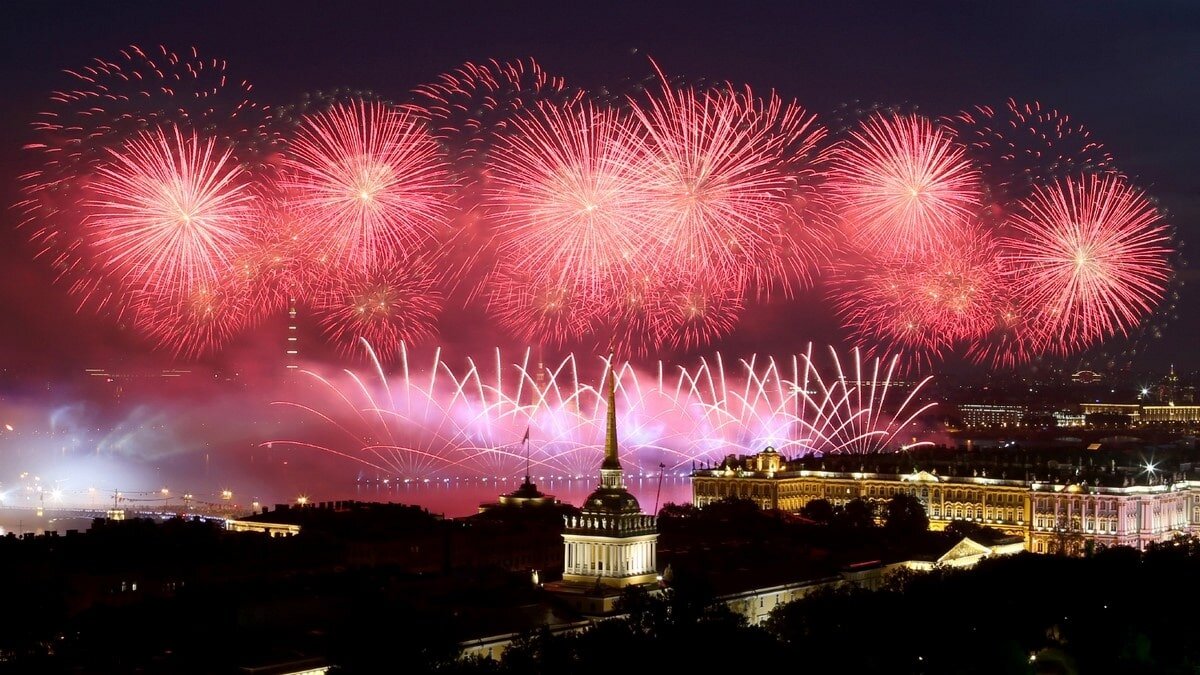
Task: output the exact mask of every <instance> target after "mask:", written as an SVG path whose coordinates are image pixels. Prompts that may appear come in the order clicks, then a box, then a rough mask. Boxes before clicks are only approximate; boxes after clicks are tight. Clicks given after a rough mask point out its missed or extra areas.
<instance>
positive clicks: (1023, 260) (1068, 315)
mask: <svg viewBox="0 0 1200 675" xmlns="http://www.w3.org/2000/svg"><path fill="white" fill-rule="evenodd" d="M1012 227H1013V229H1014V231H1015V233H1016V235H1017V236H1014V237H1012V238H1007V239H1005V241H1004V244H1005V246H1006V248H1007V250H1008V253H1007V257H1008V259H1009V261H1010V263H1011V265H1012V267H1013V270H1012V278H1013V281H1012V284H1013V290H1014V295H1015V297H1016V298H1019V299H1020V303H1021V307H1022V309H1023V314H1024V315H1026V316H1031V317H1032V316H1036V317H1037V322H1038V324H1039V325H1040V326H1042V327H1044V341H1045V348H1046V349H1047V350H1048V351H1050V352H1053V353H1056V354H1067V353H1070V352H1072V351H1075V350H1078V349H1081V348H1083V347H1086V346H1088V345H1090V344H1093V343H1095V342H1097V341H1099V340H1101V339H1104V338H1106V337H1109V336H1111V335H1114V334H1116V333H1122V334H1125V333H1126V331H1128V330H1129V329H1130V328H1132V327H1133V326H1135V325H1136V324H1137V323H1138V322H1139V321H1140V320H1141V319H1142V317H1144V316H1145V315H1146V314H1147V313H1149V312H1150V311H1151V310H1152V309H1153V307H1154V306H1155V305H1156V304H1157V303H1158V301H1159V300H1160V299H1161V298H1162V296H1163V292H1164V290H1165V288H1166V284H1167V281H1168V279H1169V278H1170V276H1171V266H1170V263H1169V262H1168V255H1169V253H1170V249H1169V247H1168V243H1169V235H1168V232H1167V229H1166V227H1165V225H1164V224H1163V222H1162V220H1161V218H1160V217H1159V214H1158V211H1157V209H1155V207H1154V205H1153V204H1151V203H1150V201H1149V200H1147V199H1146V197H1145V195H1143V194H1142V192H1141V191H1139V190H1137V189H1136V188H1134V187H1131V186H1130V185H1129V184H1128V183H1127V182H1126V181H1125V180H1124V179H1123V178H1122V177H1120V176H1117V175H1105V176H1097V175H1089V176H1084V177H1082V178H1078V179H1068V180H1064V181H1059V182H1056V183H1054V184H1053V185H1050V186H1048V187H1044V188H1037V189H1035V190H1034V192H1033V194H1032V195H1031V196H1030V197H1029V198H1028V199H1026V200H1023V201H1022V202H1021V203H1020V204H1019V208H1018V210H1017V213H1016V215H1015V216H1014V217H1013V220H1012Z"/></svg>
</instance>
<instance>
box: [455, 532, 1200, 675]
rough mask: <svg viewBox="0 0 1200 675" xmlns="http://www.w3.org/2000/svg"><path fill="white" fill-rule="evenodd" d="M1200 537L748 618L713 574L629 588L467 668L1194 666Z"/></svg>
mask: <svg viewBox="0 0 1200 675" xmlns="http://www.w3.org/2000/svg"><path fill="white" fill-rule="evenodd" d="M1198 574H1200V542H1198V541H1197V540H1195V539H1185V540H1179V541H1176V542H1172V543H1168V544H1161V545H1155V546H1152V547H1150V548H1149V549H1148V550H1147V551H1145V552H1144V553H1140V552H1138V551H1136V550H1133V549H1129V548H1113V549H1108V550H1105V551H1102V552H1099V553H1096V554H1094V555H1091V556H1088V557H1083V558H1070V557H1062V556H1046V555H1033V554H1022V555H1018V556H1014V557H1004V558H993V559H990V560H986V561H984V562H982V563H980V564H979V565H978V566H977V567H976V568H974V569H971V570H960V571H951V570H940V571H935V572H931V573H926V574H904V575H898V576H897V577H894V578H892V579H891V581H890V583H889V584H887V585H886V586H885V588H883V589H881V590H878V591H867V590H862V589H857V588H843V589H839V590H830V591H826V592H822V593H818V594H815V595H812V596H809V597H807V598H805V599H802V600H799V601H796V602H793V603H790V604H787V605H784V606H782V607H780V608H779V609H777V610H776V611H775V612H774V613H773V614H772V615H771V617H770V619H769V621H767V622H766V623H765V624H764V625H761V626H750V625H747V624H746V622H745V620H744V619H742V618H741V617H739V616H737V615H734V614H733V613H732V612H730V611H729V610H727V609H725V608H724V606H722V605H720V604H718V603H716V602H715V599H714V597H713V596H712V594H711V593H710V592H708V591H707V590H706V588H705V586H704V584H702V583H693V582H692V581H691V580H688V579H682V580H679V581H678V582H677V583H676V585H675V587H674V588H672V589H670V590H668V591H666V592H665V593H664V594H662V595H661V596H660V597H649V596H647V595H646V594H645V593H644V592H641V591H630V592H629V593H628V594H627V596H626V598H625V603H626V605H625V607H626V612H627V613H628V616H626V617H624V618H618V619H613V620H610V621H604V622H601V623H599V624H598V625H596V626H595V627H594V628H592V629H590V630H588V631H586V632H582V633H578V634H564V635H551V634H549V633H548V632H546V631H545V630H542V631H535V632H532V633H529V634H527V635H524V636H523V637H522V638H521V639H519V640H517V641H516V642H515V643H514V644H513V645H512V646H511V647H510V648H509V649H508V650H507V651H506V652H505V653H504V655H503V657H502V658H501V659H500V660H499V661H498V662H495V661H488V660H480V659H471V660H460V661H458V662H456V663H454V664H447V665H446V666H444V667H442V668H441V669H440V670H442V671H445V672H463V673H514V674H515V673H522V674H540V673H544V674H547V675H549V674H550V673H568V672H569V673H581V674H584V673H601V672H606V673H611V672H654V671H658V672H738V671H746V670H748V669H752V668H756V667H761V666H764V665H769V664H780V665H787V666H788V667H789V668H792V667H794V668H796V669H800V670H803V671H805V672H813V673H828V672H842V673H1117V672H1119V673H1195V672H1197V670H1198V669H1200V642H1197V641H1195V640H1193V639H1192V638H1193V636H1194V634H1195V631H1196V630H1197V628H1200V620H1198V619H1197V618H1196V615H1195V614H1193V613H1192V612H1191V611H1190V602H1189V598H1190V594H1189V591H1188V590H1187V589H1188V588H1189V587H1190V582H1191V580H1192V579H1194V578H1197V575H1198Z"/></svg>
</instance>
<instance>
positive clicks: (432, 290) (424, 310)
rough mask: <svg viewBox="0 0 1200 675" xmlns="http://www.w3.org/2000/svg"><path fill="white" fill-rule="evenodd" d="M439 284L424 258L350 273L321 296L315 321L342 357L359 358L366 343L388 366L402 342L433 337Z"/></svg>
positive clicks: (414, 341) (439, 294)
mask: <svg viewBox="0 0 1200 675" xmlns="http://www.w3.org/2000/svg"><path fill="white" fill-rule="evenodd" d="M438 281H439V280H438V278H437V275H436V274H435V273H434V270H433V266H432V264H431V263H429V262H428V261H425V260H421V259H410V260H401V261H396V262H395V263H391V264H388V265H381V266H378V267H375V268H372V269H368V270H361V271H350V272H348V273H346V274H344V275H341V276H340V277H339V278H338V279H336V280H334V281H333V283H332V285H331V286H330V287H329V288H328V289H327V290H325V291H324V292H322V293H320V294H319V295H318V299H317V302H316V307H315V313H316V315H317V321H318V323H319V324H320V325H321V328H322V330H323V331H324V332H325V335H326V336H328V337H329V339H330V340H332V341H333V342H334V343H336V344H337V346H338V349H339V350H340V351H341V352H342V353H343V354H346V355H353V354H358V353H359V351H358V349H359V346H360V341H361V340H366V341H368V342H369V343H370V344H371V345H372V347H374V349H375V352H376V354H378V356H379V358H380V359H381V360H383V361H389V362H390V361H393V360H394V359H396V358H397V357H398V356H399V355H400V351H401V344H402V343H407V344H410V345H411V344H416V343H420V342H423V341H425V340H426V339H428V338H429V337H431V336H432V335H433V333H434V327H435V324H436V321H437V316H438V313H439V311H440V310H441V304H442V294H441V293H440V291H439V290H438Z"/></svg>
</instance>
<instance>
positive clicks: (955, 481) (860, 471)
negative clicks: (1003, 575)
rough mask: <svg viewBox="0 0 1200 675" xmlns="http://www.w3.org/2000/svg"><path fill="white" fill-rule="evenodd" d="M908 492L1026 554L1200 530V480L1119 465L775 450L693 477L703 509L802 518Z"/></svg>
mask: <svg viewBox="0 0 1200 675" xmlns="http://www.w3.org/2000/svg"><path fill="white" fill-rule="evenodd" d="M868 462H870V463H871V464H872V466H867V463H868ZM885 463H886V464H885ZM901 493H902V494H908V495H912V496H913V497H915V498H916V499H918V500H919V501H920V502H921V504H923V505H924V506H925V512H926V514H927V515H928V517H929V525H930V529H933V530H942V529H945V527H946V526H947V525H949V524H950V523H951V522H953V521H956V520H961V521H967V522H970V523H976V524H979V525H986V526H988V527H991V528H994V529H996V530H999V531H1001V532H1004V533H1005V534H1010V535H1017V536H1020V537H1022V539H1023V540H1024V542H1025V548H1026V549H1027V550H1029V551H1033V552H1037V553H1047V552H1054V551H1060V550H1063V551H1079V550H1082V549H1083V548H1084V547H1085V546H1087V545H1088V544H1087V543H1088V542H1092V543H1093V545H1097V546H1133V547H1135V548H1138V549H1141V548H1145V546H1146V545H1147V544H1150V543H1152V542H1157V541H1165V540H1168V539H1171V538H1172V537H1174V536H1176V535H1178V534H1189V533H1192V532H1200V480H1188V479H1187V478H1186V477H1185V476H1184V475H1183V474H1182V473H1178V472H1164V471H1159V470H1156V469H1145V467H1142V470H1140V471H1139V470H1138V467H1117V466H1116V464H1115V462H1113V463H1112V464H1111V465H1110V466H1108V467H1105V466H1101V467H1100V468H1099V469H1097V468H1096V467H1095V466H1094V460H1093V463H1092V464H1089V465H1088V466H1084V465H1083V463H1082V462H1080V463H1078V464H1073V463H1057V462H1054V461H1050V462H1045V463H1037V462H1034V463H1031V462H1019V463H1018V462H1014V461H1011V460H1009V461H1000V460H997V459H995V458H989V459H984V460H983V461H976V460H973V461H964V460H963V458H962V456H961V455H959V456H953V457H948V458H943V459H942V461H940V462H939V461H937V460H936V459H934V458H932V457H931V458H928V459H927V460H926V461H924V462H921V461H914V459H913V458H912V457H911V456H909V455H886V456H870V457H847V456H841V457H836V458H804V459H800V460H792V461H788V460H786V459H785V458H783V457H782V456H781V455H779V454H778V453H777V452H776V451H775V450H774V449H773V448H767V449H766V450H764V451H763V452H760V453H758V454H757V455H753V456H750V457H729V458H727V459H726V460H725V461H724V462H723V463H722V464H721V465H720V466H716V467H707V468H701V469H697V470H696V471H693V472H692V503H693V504H695V505H696V506H704V505H705V504H708V503H710V502H714V501H717V500H720V499H724V498H727V497H735V498H741V499H749V500H752V501H754V502H756V503H757V504H758V505H759V506H760V507H762V508H764V509H780V510H783V511H791V512H799V511H800V510H801V509H803V508H804V506H805V505H807V504H808V503H809V502H811V501H813V500H816V499H824V500H826V501H828V502H829V503H830V504H832V505H833V506H834V507H837V506H842V505H844V504H846V503H847V502H849V501H851V500H854V499H861V500H863V501H865V502H867V503H868V504H870V505H871V506H873V507H874V508H875V512H876V513H877V514H882V512H883V506H884V505H885V504H886V503H887V501H888V500H889V499H891V498H892V496H893V495H896V494H901Z"/></svg>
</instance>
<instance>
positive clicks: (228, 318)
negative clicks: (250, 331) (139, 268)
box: [131, 277, 253, 359]
mask: <svg viewBox="0 0 1200 675" xmlns="http://www.w3.org/2000/svg"><path fill="white" fill-rule="evenodd" d="M131 306H132V307H133V311H132V312H131V314H132V316H133V320H132V323H133V325H134V326H135V327H136V328H137V329H138V330H139V331H140V332H141V333H143V334H144V335H146V336H148V337H149V338H150V339H151V340H153V341H154V342H155V343H156V344H157V345H158V346H159V347H160V348H162V349H165V350H167V351H169V352H171V353H172V354H174V355H175V356H178V357H183V358H189V359H190V358H197V357H200V356H204V355H206V354H210V353H212V352H214V351H216V350H218V349H220V348H221V347H224V346H225V345H226V344H227V343H228V342H229V340H230V339H232V338H233V336H234V335H236V334H237V333H238V332H240V331H242V330H243V329H245V328H247V327H248V326H249V325H250V323H252V321H253V317H252V312H251V306H250V298H249V296H248V294H247V288H246V286H245V284H243V283H240V280H238V279H237V278H236V277H233V278H232V280H221V281H215V282H202V283H200V284H197V285H196V286H193V287H191V288H189V289H188V290H186V291H185V292H183V293H175V292H167V293H161V292H158V291H156V290H147V291H143V292H139V293H136V294H134V296H133V301H132V303H131Z"/></svg>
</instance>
